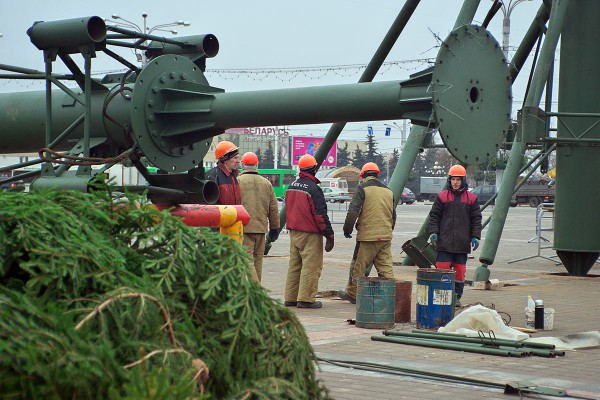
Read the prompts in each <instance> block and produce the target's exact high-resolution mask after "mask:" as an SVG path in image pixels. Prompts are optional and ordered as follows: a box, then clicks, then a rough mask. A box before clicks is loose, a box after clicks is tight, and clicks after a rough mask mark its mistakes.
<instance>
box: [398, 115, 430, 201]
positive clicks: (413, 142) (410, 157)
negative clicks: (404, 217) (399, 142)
mask: <svg viewBox="0 0 600 400" xmlns="http://www.w3.org/2000/svg"><path fill="white" fill-rule="evenodd" d="M428 132H429V129H427V128H426V127H424V126H419V125H413V127H412V128H411V130H410V133H409V134H408V138H407V139H406V143H405V144H404V147H403V148H402V152H401V153H400V157H399V158H398V163H397V164H396V167H395V168H394V172H393V173H392V177H391V178H390V180H389V183H388V187H389V188H390V190H391V191H392V193H394V207H396V206H397V205H398V201H399V200H400V195H401V194H402V190H403V189H404V186H405V185H406V181H407V180H408V175H409V174H410V171H411V170H412V168H413V166H414V165H415V160H416V159H417V156H418V155H419V149H420V148H422V147H423V144H424V143H425V139H426V138H427V135H428Z"/></svg>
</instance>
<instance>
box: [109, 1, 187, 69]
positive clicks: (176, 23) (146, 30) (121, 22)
mask: <svg viewBox="0 0 600 400" xmlns="http://www.w3.org/2000/svg"><path fill="white" fill-rule="evenodd" d="M111 18H112V19H114V20H117V21H119V22H117V25H123V26H125V27H128V28H132V29H134V30H136V31H138V32H140V33H144V34H147V35H149V34H151V33H152V32H154V31H162V32H169V33H171V34H173V35H177V33H178V32H177V31H176V30H174V29H164V28H168V27H172V26H190V25H191V23H190V22H188V21H183V20H178V21H173V22H168V23H166V24H158V25H154V26H153V27H151V28H150V27H148V13H146V12H143V13H142V20H143V24H142V27H140V26H139V25H138V24H136V23H134V22H131V21H129V20H127V19H125V18H123V17H121V16H120V15H118V14H112V16H111ZM146 43H147V42H146V41H144V42H143V43H142V44H143V45H146ZM136 57H137V59H138V61H140V62H141V63H142V65H146V63H147V62H148V60H147V59H146V53H145V52H143V51H142V52H140V53H138V52H136Z"/></svg>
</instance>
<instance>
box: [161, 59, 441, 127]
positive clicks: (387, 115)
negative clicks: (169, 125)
mask: <svg viewBox="0 0 600 400" xmlns="http://www.w3.org/2000/svg"><path fill="white" fill-rule="evenodd" d="M163 57H164V56H163ZM428 86H429V83H426V84H423V85H419V86H409V87H403V86H402V82H401V81H391V82H371V83H366V82H365V83H360V84H356V83H354V84H347V85H333V86H321V87H307V88H293V89H276V90H261V91H250V92H237V93H236V92H233V93H216V94H214V101H213V102H212V106H209V108H210V112H207V113H205V114H199V115H196V116H194V117H193V122H194V123H211V124H214V127H215V128H217V129H219V128H222V129H225V128H230V127H239V126H261V125H262V124H264V123H265V120H268V122H269V124H272V125H302V124H308V123H311V124H318V123H325V122H331V121H334V122H349V121H370V120H388V119H398V118H402V117H403V115H404V113H406V112H411V111H414V110H415V109H417V110H420V111H427V110H431V94H430V93H428ZM203 103H204V102H203V100H202V99H200V100H188V101H179V102H173V103H172V104H169V109H168V110H165V111H164V112H162V115H165V113H168V114H169V117H170V118H171V119H172V120H175V119H176V118H178V116H180V115H181V116H183V115H184V114H186V113H189V112H190V111H191V110H198V109H203V108H205V107H204V106H202V104H203ZM265 110H269V113H268V114H265ZM165 117H166V115H165ZM190 118H191V116H190ZM188 121H189V119H188ZM174 129H177V126H176V124H175V126H174ZM210 136H212V135H210ZM210 136H209V137H210Z"/></svg>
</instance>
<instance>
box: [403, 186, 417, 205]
mask: <svg viewBox="0 0 600 400" xmlns="http://www.w3.org/2000/svg"><path fill="white" fill-rule="evenodd" d="M415 201H417V196H415V194H414V193H413V192H412V191H411V190H410V189H409V188H404V189H403V190H402V194H401V195H400V201H398V204H412V203H414V202H415Z"/></svg>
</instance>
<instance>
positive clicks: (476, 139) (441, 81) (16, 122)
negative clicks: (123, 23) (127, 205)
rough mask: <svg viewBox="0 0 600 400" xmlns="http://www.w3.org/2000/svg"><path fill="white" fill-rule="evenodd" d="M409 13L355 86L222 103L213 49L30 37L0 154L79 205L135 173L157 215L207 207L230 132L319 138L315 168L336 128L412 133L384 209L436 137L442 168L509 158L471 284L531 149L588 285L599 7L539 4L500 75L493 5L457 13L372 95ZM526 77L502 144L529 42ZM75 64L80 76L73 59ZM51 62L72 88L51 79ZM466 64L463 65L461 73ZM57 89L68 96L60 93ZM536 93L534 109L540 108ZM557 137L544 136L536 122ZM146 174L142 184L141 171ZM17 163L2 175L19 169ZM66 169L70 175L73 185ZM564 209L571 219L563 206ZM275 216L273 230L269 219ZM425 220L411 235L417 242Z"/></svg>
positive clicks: (572, 260) (571, 258)
mask: <svg viewBox="0 0 600 400" xmlns="http://www.w3.org/2000/svg"><path fill="white" fill-rule="evenodd" d="M419 3H420V1H419V0H407V1H406V2H405V4H404V6H403V7H402V9H401V11H400V13H399V15H398V17H397V18H396V20H395V21H394V24H393V25H392V27H391V28H390V30H389V32H388V34H387V35H386V37H385V38H384V39H383V41H382V43H381V45H380V47H379V48H378V49H377V51H376V53H375V54H374V56H373V58H372V60H371V62H370V63H369V65H368V67H367V69H366V70H365V72H364V73H363V75H362V76H361V78H360V80H359V82H358V83H356V84H347V85H335V86H325V87H310V88H296V89H280V90H268V91H255V92H239V93H228V92H226V91H225V90H223V89H221V88H216V87H213V86H211V85H210V83H209V82H208V80H207V79H206V77H205V76H204V71H205V68H206V62H207V59H208V58H211V57H215V56H216V55H217V54H218V50H219V42H218V40H217V38H216V37H215V36H214V35H212V34H205V35H198V36H189V37H182V38H179V39H178V40H172V39H165V38H162V37H157V36H153V35H147V34H144V33H140V32H134V31H130V30H126V29H122V28H118V27H113V26H106V25H105V23H104V21H103V20H102V19H101V18H99V17H85V18H77V19H71V20H64V21H52V22H36V23H35V24H34V25H33V26H32V27H31V28H30V29H29V30H28V35H29V36H30V38H31V42H32V43H33V44H34V45H35V46H36V47H37V48H38V49H39V50H41V51H42V54H43V60H44V65H45V70H44V71H36V70H30V69H24V68H20V67H16V66H10V65H0V69H3V70H5V71H9V72H10V73H7V74H2V75H0V78H5V79H45V81H46V90H45V91H43V92H28V93H13V94H5V95H0V126H2V133H1V134H0V136H1V137H0V139H1V140H0V153H25V152H38V153H39V154H40V158H39V159H38V160H35V161H32V162H29V163H28V165H31V164H36V163H37V164H41V168H40V170H39V172H32V173H31V175H32V176H34V175H35V176H37V178H36V180H35V181H34V183H33V184H32V188H33V189H34V190H35V189H36V188H55V189H64V188H68V189H76V190H83V191H85V190H87V186H88V182H89V181H90V179H91V178H92V174H93V173H95V172H93V171H92V169H91V167H90V166H91V165H93V164H102V165H104V168H109V167H110V166H111V165H114V164H115V163H118V162H120V161H123V160H129V161H130V162H131V163H133V165H135V166H136V167H137V168H138V170H140V172H141V173H142V175H143V176H144V177H145V178H146V180H147V181H148V183H149V184H148V186H144V187H132V188H130V189H131V190H140V191H141V190H147V191H148V196H149V198H150V199H151V200H152V201H154V202H157V203H171V204H176V203H205V204H211V203H213V202H214V201H215V200H216V197H217V194H218V193H217V190H218V189H217V188H216V185H215V184H214V183H213V182H210V181H206V180H205V179H204V169H203V158H204V156H205V155H206V153H207V151H208V149H209V146H210V141H211V138H212V137H213V136H216V135H219V134H221V133H223V132H224V131H225V129H228V128H235V127H253V126H265V125H298V124H314V123H324V122H331V123H333V125H332V127H331V129H330V130H329V132H328V133H327V135H326V137H325V139H324V141H323V144H322V145H321V147H320V148H319V150H318V151H317V154H316V158H317V160H318V161H319V162H322V161H323V159H324V157H325V154H327V152H328V150H329V149H330V148H331V146H332V145H333V143H334V142H335V140H336V139H337V138H338V137H339V135H340V134H341V132H342V130H343V128H344V125H345V123H347V122H351V121H371V120H388V119H410V120H411V122H412V123H413V125H414V128H413V130H412V131H411V133H410V135H409V138H408V141H407V144H406V146H405V147H404V150H403V153H402V154H401V157H400V160H399V162H398V164H397V167H396V170H395V171H394V174H393V175H392V178H391V181H390V187H391V189H392V190H393V192H394V194H395V198H396V199H398V198H399V195H400V191H401V190H402V188H403V187H404V184H405V183H406V180H407V178H408V174H409V172H410V169H411V168H412V165H413V164H414V161H415V159H416V157H417V154H418V152H419V151H420V149H422V148H427V147H428V146H430V141H431V131H432V130H437V131H438V132H439V134H440V137H441V138H442V140H443V142H444V145H445V146H446V147H447V149H448V150H449V151H450V152H451V153H452V155H453V156H454V157H455V158H456V159H458V160H459V161H460V162H462V163H464V164H465V165H478V164H481V163H483V162H485V161H487V160H488V159H489V158H491V157H493V156H495V155H496V153H497V151H498V150H499V149H500V148H509V149H510V159H509V162H508V165H507V168H506V171H505V175H504V178H503V180H502V184H501V186H500V188H499V190H498V197H497V199H496V203H495V204H496V206H495V207H494V210H493V212H492V216H491V218H490V220H489V221H488V223H489V226H488V229H487V232H486V237H485V242H484V244H483V247H482V252H481V256H480V262H481V266H480V267H479V268H478V271H479V272H480V273H479V274H478V276H476V279H485V278H486V276H487V275H488V273H485V272H484V273H481V271H489V270H488V267H489V266H490V265H492V264H493V262H494V258H495V255H496V251H497V248H498V244H499V242H500V237H501V234H502V230H503V227H504V222H505V220H506V216H507V213H508V210H509V204H510V200H511V197H512V194H513V192H514V190H515V186H516V181H517V177H518V176H519V174H520V173H522V172H523V171H524V170H525V168H526V167H528V166H527V165H524V154H525V151H526V150H537V151H538V152H539V154H538V156H536V157H535V159H534V160H535V162H536V163H537V164H535V165H534V167H535V166H537V165H540V164H541V163H543V161H544V160H545V159H546V158H547V157H548V155H549V154H550V153H551V152H552V151H556V156H557V185H556V226H555V249H556V250H557V254H558V256H559V257H560V258H561V260H562V261H563V264H564V265H565V267H566V269H567V271H568V272H569V273H570V274H573V275H586V274H587V272H588V271H589V270H590V268H591V267H592V266H593V264H594V262H595V261H596V259H597V258H598V255H599V254H600V239H598V238H600V213H598V212H596V211H595V209H594V206H595V205H597V204H599V203H600V187H598V186H597V185H586V193H585V195H583V194H582V193H581V190H582V189H580V187H579V186H578V182H581V181H582V180H586V181H588V182H594V181H595V180H596V179H594V178H595V177H594V175H593V174H595V173H596V171H597V170H598V169H599V168H598V167H600V157H598V155H599V153H598V151H599V150H598V149H599V147H598V145H599V143H600V128H598V122H599V121H600V120H599V117H600V110H599V108H600V102H599V101H598V99H596V97H597V96H600V95H599V94H598V93H599V91H598V90H595V89H596V86H598V85H599V84H598V83H597V79H595V77H596V76H597V74H598V72H599V71H600V54H599V51H598V50H597V46H595V45H594V44H593V43H592V38H593V37H595V35H594V33H593V32H594V31H595V30H596V28H595V21H597V20H598V19H599V18H600V4H598V2H596V1H594V0H553V1H552V2H551V1H549V0H544V1H541V4H540V8H539V11H538V13H537V16H536V18H535V20H534V21H532V22H531V26H530V28H529V30H528V32H527V34H526V35H525V37H524V39H523V41H522V43H521V44H520V45H519V48H518V50H517V52H516V53H515V56H514V57H513V59H512V60H510V61H509V60H506V58H505V54H504V53H503V51H502V49H501V46H500V45H499V44H498V42H497V41H496V39H495V38H494V37H493V36H492V34H491V33H490V32H489V31H488V30H487V25H488V24H489V22H490V21H491V20H492V19H493V18H494V16H495V15H496V13H497V11H498V10H499V9H500V5H501V4H500V3H499V2H497V1H496V2H494V3H493V5H492V7H491V9H490V10H489V12H488V14H487V16H486V18H485V20H484V22H483V23H482V24H481V25H475V24H472V20H473V16H474V15H475V12H476V11H477V8H478V7H479V5H480V1H479V0H466V1H465V2H464V5H463V7H462V8H461V10H460V11H459V14H458V16H457V19H456V23H455V26H454V29H453V31H452V32H451V33H450V35H449V36H448V37H447V38H446V39H445V40H444V41H443V43H442V45H441V46H440V50H439V52H438V55H437V58H436V61H435V65H434V66H433V67H431V68H428V69H426V70H424V71H421V72H419V73H416V74H413V75H412V76H410V77H409V78H408V79H405V80H398V81H389V82H371V81H372V79H373V77H374V76H375V74H376V72H377V70H378V69H379V67H380V66H381V65H382V63H383V61H384V60H385V57H386V56H387V54H388V53H389V51H390V49H391V48H392V46H393V45H394V43H395V41H396V39H397V38H398V36H399V35H400V34H401V33H402V30H403V28H404V26H405V25H406V24H407V23H409V22H410V18H411V16H412V14H413V12H414V10H415V9H416V7H417V6H418V5H419ZM559 39H560V40H562V42H561V46H560V47H561V57H560V60H561V64H560V83H559V85H560V95H559V97H558V109H557V111H553V110H552V109H551V108H550V107H549V105H550V104H551V102H552V93H551V87H552V79H553V73H552V72H553V62H554V59H555V52H556V48H557V45H558V41H559ZM538 41H539V43H541V44H542V46H541V50H540V51H539V53H538V52H536V60H535V71H534V73H533V74H532V78H531V84H530V86H529V88H528V91H527V95H526V100H525V104H524V106H523V108H522V109H521V110H519V117H518V120H517V121H516V127H517V129H516V131H517V134H516V137H515V138H514V139H513V138H512V137H511V134H510V132H511V125H513V124H512V122H511V118H510V117H511V107H512V82H514V80H515V78H516V76H517V74H518V73H519V71H521V70H522V67H523V64H524V63H525V60H526V59H527V57H528V56H529V55H530V54H531V52H532V49H533V48H534V47H535V44H536V42H538ZM115 47H129V48H136V49H138V50H142V51H145V52H146V53H145V55H146V57H147V59H148V62H147V63H146V64H145V65H144V67H137V66H135V65H134V64H132V63H130V62H129V61H127V60H126V59H124V58H122V57H121V56H119V55H118V54H117V53H116V52H115V51H114V48H115ZM72 54H80V55H82V57H83V60H84V62H83V68H81V67H79V66H78V64H77V63H76V62H75V61H74V60H73V58H72V57H71V55H72ZM100 54H102V55H103V56H108V57H112V58H114V59H116V60H118V61H119V62H121V63H122V64H123V65H124V66H125V67H127V68H128V69H129V70H128V72H126V73H124V74H116V75H109V76H106V77H105V78H104V79H102V80H96V79H93V78H92V77H91V69H92V60H93V59H94V58H95V57H97V56H99V55H100ZM58 59H60V61H62V62H63V63H64V64H65V65H66V66H67V67H68V69H69V70H70V72H71V73H70V74H63V75H59V74H54V73H53V72H52V71H53V63H54V62H56V61H57V60H58ZM475 60H476V62H474V61H475ZM64 80H71V81H74V82H76V83H77V85H78V90H73V89H69V88H67V86H65V84H64V83H63V82H64ZM544 90H545V91H546V99H545V100H546V101H545V102H546V104H547V107H546V109H541V108H540V104H541V100H542V94H543V93H544ZM552 118H556V119H557V121H558V124H557V126H558V129H557V133H556V135H551V134H550V130H549V126H550V125H551V124H550V120H551V119H552ZM145 160H147V162H149V163H150V164H152V165H154V166H156V167H158V168H159V169H160V170H161V173H159V174H151V173H149V171H148V169H147V168H146V165H147V163H146V162H145ZM21 166H23V164H17V165H13V166H10V167H6V168H3V169H2V170H6V169H10V168H19V167H21ZM71 167H75V170H73V171H72V170H71ZM574 204H577V207H574ZM283 215H285V214H284V213H283ZM426 226H427V221H425V222H424V225H423V229H421V232H420V235H422V236H424V235H426V232H427V230H426Z"/></svg>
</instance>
